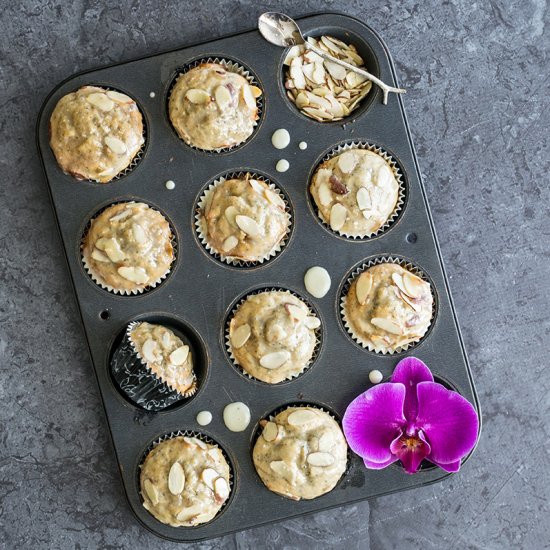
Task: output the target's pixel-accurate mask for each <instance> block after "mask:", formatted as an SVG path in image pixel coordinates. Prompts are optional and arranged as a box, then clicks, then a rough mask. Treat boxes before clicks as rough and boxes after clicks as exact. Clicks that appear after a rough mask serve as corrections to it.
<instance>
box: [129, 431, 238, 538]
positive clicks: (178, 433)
mask: <svg viewBox="0 0 550 550" xmlns="http://www.w3.org/2000/svg"><path fill="white" fill-rule="evenodd" d="M174 437H195V438H197V439H199V440H200V441H202V442H204V443H208V444H209V445H214V446H215V447H217V448H218V449H219V450H220V451H221V452H222V455H223V457H224V458H225V461H226V462H227V465H228V466H229V496H228V497H227V499H226V500H225V502H224V503H223V504H222V506H221V508H220V509H219V510H218V512H217V513H216V515H215V516H214V517H213V518H212V519H211V520H210V521H207V522H204V523H199V524H197V525H194V526H193V527H187V526H183V525H182V526H179V527H177V529H194V528H196V527H202V526H204V525H208V524H209V523H212V522H213V521H215V520H216V519H217V518H218V517H219V515H220V514H221V513H222V512H223V511H224V510H225V509H226V508H227V506H229V504H230V503H231V500H232V496H233V490H234V485H235V475H234V473H233V463H232V462H231V459H230V458H229V455H228V454H227V452H226V451H225V449H224V448H223V447H222V446H221V445H220V444H219V443H218V442H217V441H216V440H215V439H213V438H211V437H210V436H208V435H206V434H203V433H202V432H197V431H194V430H177V431H175V432H169V433H167V434H164V435H162V436H160V437H158V438H157V439H155V440H153V441H152V442H151V444H150V445H149V446H148V447H147V449H146V450H145V452H144V453H143V455H142V457H141V460H140V461H139V466H138V468H137V487H138V491H139V497H140V499H141V502H142V504H143V502H144V498H143V495H142V494H141V468H142V467H143V463H144V462H145V459H146V458H147V456H148V455H149V453H150V452H151V451H152V450H153V449H154V448H155V447H157V446H158V445H159V444H160V443H163V442H164V441H168V440H169V439H173V438H174ZM146 510H147V509H146ZM147 512H148V513H149V514H151V512H149V510H147ZM151 515H152V516H153V514H151ZM153 517H155V516H153ZM155 519H157V518H155ZM157 521H160V520H157ZM161 523H162V522H161ZM165 525H167V524H165Z"/></svg>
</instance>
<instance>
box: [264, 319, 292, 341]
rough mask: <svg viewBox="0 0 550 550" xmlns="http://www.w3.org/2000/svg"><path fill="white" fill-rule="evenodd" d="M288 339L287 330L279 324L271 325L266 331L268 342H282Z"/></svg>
mask: <svg viewBox="0 0 550 550" xmlns="http://www.w3.org/2000/svg"><path fill="white" fill-rule="evenodd" d="M286 337H287V334H286V332H285V329H284V328H283V327H282V326H281V325H278V324H276V323H275V324H270V325H269V328H268V329H267V330H266V338H267V341H268V342H271V343H273V342H281V341H282V340H284V339H285V338H286Z"/></svg>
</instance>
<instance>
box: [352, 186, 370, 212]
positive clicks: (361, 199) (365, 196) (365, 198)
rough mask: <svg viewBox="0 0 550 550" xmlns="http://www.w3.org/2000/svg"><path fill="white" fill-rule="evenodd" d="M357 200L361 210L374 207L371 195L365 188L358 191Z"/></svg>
mask: <svg viewBox="0 0 550 550" xmlns="http://www.w3.org/2000/svg"><path fill="white" fill-rule="evenodd" d="M355 200H356V201H357V206H358V207H359V210H367V209H368V208H370V207H371V206H372V203H371V200H370V193H369V191H368V189H366V188H365V187H359V189H358V190H357V195H355Z"/></svg>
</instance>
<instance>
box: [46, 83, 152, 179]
mask: <svg viewBox="0 0 550 550" xmlns="http://www.w3.org/2000/svg"><path fill="white" fill-rule="evenodd" d="M143 143H144V139H143V119H142V116H141V113H140V112H139V109H138V107H137V105H136V102H135V101H134V100H133V99H132V98H130V97H128V96H127V95H124V94H121V93H120V92H115V91H113V90H105V89H103V88H98V87H96V86H83V87H82V88H80V89H78V90H77V91H76V92H72V93H70V94H67V95H65V96H63V97H62V98H61V99H60V100H59V101H58V102H57V105H56V106H55V109H54V110H53V113H52V116H51V118H50V146H51V148H52V151H53V153H54V155H55V158H56V160H57V163H58V164H59V166H60V167H61V169H62V170H63V171H64V172H65V173H67V174H70V175H71V176H74V177H75V178H76V179H79V180H83V179H89V180H93V181H97V182H101V183H107V182H109V181H111V180H112V179H113V178H114V177H115V176H116V175H117V174H119V173H120V172H122V171H123V170H124V169H125V168H127V167H128V166H129V165H130V163H131V162H132V160H133V159H134V158H135V156H136V155H137V153H138V152H139V150H140V149H141V146H142V145H143Z"/></svg>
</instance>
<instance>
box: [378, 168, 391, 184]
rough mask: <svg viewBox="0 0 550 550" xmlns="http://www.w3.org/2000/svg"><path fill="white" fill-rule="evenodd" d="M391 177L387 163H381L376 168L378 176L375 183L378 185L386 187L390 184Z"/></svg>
mask: <svg viewBox="0 0 550 550" xmlns="http://www.w3.org/2000/svg"><path fill="white" fill-rule="evenodd" d="M392 179H393V172H392V171H391V170H390V169H389V167H388V165H387V164H383V165H382V166H381V167H380V169H379V170H378V177H377V179H376V183H377V184H378V185H379V186H380V187H387V186H388V185H390V183H391V180H392Z"/></svg>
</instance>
